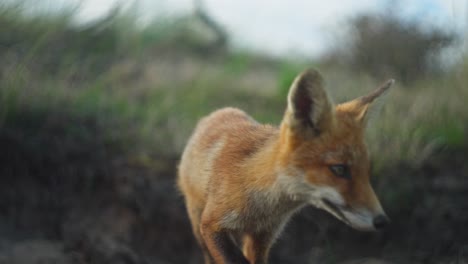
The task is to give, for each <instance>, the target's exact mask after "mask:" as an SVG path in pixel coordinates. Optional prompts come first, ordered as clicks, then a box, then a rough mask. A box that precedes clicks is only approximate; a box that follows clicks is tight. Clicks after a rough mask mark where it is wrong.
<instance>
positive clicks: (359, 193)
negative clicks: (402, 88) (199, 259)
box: [177, 69, 394, 264]
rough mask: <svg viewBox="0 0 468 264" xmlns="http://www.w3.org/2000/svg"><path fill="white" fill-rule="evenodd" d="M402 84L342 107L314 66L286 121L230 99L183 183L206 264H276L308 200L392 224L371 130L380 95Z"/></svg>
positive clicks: (211, 120) (370, 227)
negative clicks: (374, 171) (263, 119)
mask: <svg viewBox="0 0 468 264" xmlns="http://www.w3.org/2000/svg"><path fill="white" fill-rule="evenodd" d="M393 83H394V80H393V79H390V80H388V81H387V82H385V83H384V84H383V85H381V86H380V87H378V88H377V89H375V90H374V91H372V92H371V93H369V94H367V95H365V96H361V97H358V98H356V99H354V100H351V101H348V102H345V103H341V104H337V105H335V104H334V103H333V101H332V100H331V99H330V98H329V96H328V93H327V91H326V90H325V88H324V85H325V83H324V78H323V77H322V75H321V74H320V73H319V72H318V71H317V70H315V69H306V70H305V71H303V72H302V73H300V74H299V75H298V76H297V77H296V78H295V79H294V81H293V82H292V84H291V86H290V88H289V91H288V95H287V106H286V110H285V113H284V116H283V119H282V121H281V123H280V125H279V126H278V127H275V126H272V125H266V124H261V123H258V122H257V121H256V120H254V119H253V118H252V117H250V116H249V115H247V114H246V113H245V112H243V111H242V110H239V109H236V108H230V107H228V108H223V109H220V110H217V111H215V112H213V113H211V114H210V115H208V116H207V117H204V118H202V119H201V120H200V121H199V122H198V124H197V126H196V128H195V130H194V132H193V134H192V136H191V137H190V138H189V140H188V142H187V144H186V146H185V149H184V151H183V153H182V157H181V160H180V163H179V166H178V176H177V185H178V188H179V190H180V192H181V194H182V196H183V197H184V200H185V205H186V209H187V212H188V216H189V219H190V222H191V226H192V229H193V234H194V236H195V238H196V240H197V242H198V244H199V246H200V247H201V249H202V251H203V256H204V261H205V263H206V264H210V263H215V264H221V263H236V264H237V263H246V264H247V263H249V264H265V263H267V261H268V255H269V251H270V248H271V246H272V244H273V243H274V241H275V240H276V238H277V237H278V236H279V234H280V233H281V231H282V230H283V228H284V226H285V225H286V223H287V222H288V220H289V219H290V218H291V217H292V216H293V215H294V214H295V213H296V212H297V211H299V210H300V209H301V208H303V207H304V206H306V205H312V206H315V207H316V208H319V209H323V210H325V211H327V212H329V213H330V214H331V215H333V216H334V217H336V218H338V219H339V220H341V221H342V222H344V223H345V224H347V225H349V226H351V227H352V228H355V229H357V230H362V231H376V230H381V229H383V228H384V227H385V226H387V225H388V224H389V222H390V221H389V218H388V217H387V215H386V214H385V212H384V210H383V209H382V206H381V204H380V202H379V200H378V198H377V196H376V194H375V192H374V190H373V188H372V186H371V184H370V182H369V179H370V173H371V172H370V158H369V154H368V149H367V145H366V143H365V140H364V137H365V130H366V127H367V124H368V119H369V116H370V115H371V112H372V111H373V110H372V109H373V108H374V105H376V104H375V103H374V102H375V101H377V100H376V99H377V98H379V97H381V95H382V94H384V93H385V92H386V91H387V90H388V89H389V88H390V87H391V86H392V85H393Z"/></svg>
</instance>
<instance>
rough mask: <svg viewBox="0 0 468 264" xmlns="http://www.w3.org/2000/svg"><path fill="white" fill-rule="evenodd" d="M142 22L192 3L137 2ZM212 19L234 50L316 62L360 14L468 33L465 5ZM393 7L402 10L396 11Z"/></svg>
mask: <svg viewBox="0 0 468 264" xmlns="http://www.w3.org/2000/svg"><path fill="white" fill-rule="evenodd" d="M43 1H48V2H50V3H51V4H52V3H53V4H54V5H57V4H59V5H66V4H76V3H81V10H80V12H79V18H80V19H83V20H89V19H93V18H97V17H99V16H102V15H103V14H105V13H106V12H107V11H108V10H109V9H110V8H111V7H112V6H114V5H115V4H116V3H119V2H120V3H126V4H129V3H132V2H133V1H123V0H120V1H119V0H43ZM136 2H137V6H138V9H139V10H141V13H142V16H143V17H145V18H150V17H154V16H158V15H171V14H172V15H174V14H187V13H190V12H192V10H193V0H139V1H136ZM204 3H205V6H206V9H207V11H208V13H209V14H210V15H211V16H213V17H214V18H215V19H216V20H217V21H218V22H219V23H220V24H221V25H223V26H224V27H225V28H226V29H227V31H228V32H229V34H230V36H231V38H232V40H233V42H234V45H236V46H238V47H243V48H248V49H253V50H257V51H261V52H266V53H270V54H277V55H281V54H288V53H293V54H296V55H300V54H307V55H308V56H315V55H319V54H320V53H322V52H323V51H324V50H326V48H327V46H328V45H329V44H330V39H331V36H332V35H331V34H333V35H336V34H337V33H338V34H339V33H340V29H342V28H343V27H345V26H346V25H345V21H346V18H347V17H349V16H353V15H356V14H358V13H360V12H367V11H378V12H397V13H398V15H399V16H401V17H402V18H403V19H409V20H413V19H415V20H418V21H421V22H422V23H423V24H424V25H434V26H438V27H444V28H451V29H454V30H457V31H459V32H462V31H465V32H466V29H465V28H468V15H467V13H468V4H467V0H399V1H398V0H397V1H395V0H393V1H392V0H326V1H324V0H204ZM395 6H397V7H398V8H396V9H394V8H395Z"/></svg>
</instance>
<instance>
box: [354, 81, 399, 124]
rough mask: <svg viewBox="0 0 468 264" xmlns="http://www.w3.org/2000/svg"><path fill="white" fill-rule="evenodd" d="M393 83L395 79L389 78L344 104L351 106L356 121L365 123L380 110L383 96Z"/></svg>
mask: <svg viewBox="0 0 468 264" xmlns="http://www.w3.org/2000/svg"><path fill="white" fill-rule="evenodd" d="M394 83H395V80H393V79H390V80H388V81H386V82H385V83H384V84H382V85H381V86H380V87H379V88H377V89H375V90H374V91H372V92H371V93H369V94H368V95H365V96H361V97H359V98H357V99H354V100H353V101H350V102H348V103H345V104H348V105H349V106H351V107H350V108H349V109H351V110H352V112H354V115H355V117H356V119H357V121H359V122H361V123H362V124H363V125H366V124H367V123H368V122H369V120H370V119H371V118H372V117H373V116H375V115H376V114H377V113H378V112H379V111H380V109H381V108H382V105H383V102H384V100H383V97H384V95H385V94H386V92H387V91H388V89H389V88H390V87H392V85H393V84H394Z"/></svg>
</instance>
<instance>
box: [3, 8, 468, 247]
mask: <svg viewBox="0 0 468 264" xmlns="http://www.w3.org/2000/svg"><path fill="white" fill-rule="evenodd" d="M24 3H26V2H24ZM205 15H206V14H205ZM395 19H396V18H395V17H391V16H389V17H385V16H384V17H382V16H378V17H374V16H362V17H358V18H355V19H353V20H352V21H351V24H353V25H354V29H355V30H356V31H355V32H354V34H352V35H353V36H354V37H353V38H352V39H350V40H348V41H349V43H350V44H349V45H346V46H345V47H344V48H345V51H346V52H347V53H346V54H344V55H343V54H342V53H335V55H336V57H335V59H333V56H331V57H330V58H332V59H330V58H328V59H327V60H324V61H320V60H302V61H299V60H291V59H281V58H269V57H267V56H261V55H258V54H252V53H249V52H246V51H236V50H230V49H229V48H228V43H227V42H226V41H228V39H227V38H226V39H225V38H222V37H221V40H220V37H219V36H218V35H217V34H218V33H216V32H213V30H212V29H210V26H207V25H206V23H205V22H203V19H201V20H200V18H199V15H198V16H197V15H194V16H190V15H187V16H184V17H175V18H160V19H159V18H156V19H154V21H152V22H150V23H147V24H145V25H140V24H138V23H137V15H136V13H135V10H132V9H130V10H126V11H125V10H122V9H119V8H115V9H114V10H113V11H112V12H110V13H109V15H108V16H106V17H104V18H101V19H99V20H96V21H91V22H87V23H85V24H83V23H77V22H76V21H75V20H74V12H73V11H67V10H65V11H64V12H55V13H43V12H32V13H31V12H29V11H27V9H25V4H5V3H3V4H2V3H0V25H1V27H0V57H1V58H2V61H1V62H0V144H1V146H2V153H1V154H0V157H1V162H2V163H3V164H2V166H1V168H0V174H1V175H2V176H3V177H4V178H3V179H2V180H4V181H6V182H7V183H8V182H10V180H11V181H13V180H12V179H13V178H15V177H18V175H26V176H29V175H31V176H33V177H36V180H37V181H39V182H40V183H41V184H49V185H50V184H51V185H53V186H57V189H53V190H52V192H51V193H52V194H50V195H48V196H45V197H46V198H44V199H45V201H47V202H48V203H52V204H54V205H56V206H57V207H58V208H61V209H60V210H59V212H63V211H61V210H65V209H64V204H65V203H66V202H67V201H64V200H63V199H61V197H63V193H66V192H67V191H70V190H76V189H80V188H81V189H84V190H87V191H89V192H91V191H92V190H95V189H96V188H98V187H99V186H107V185H105V184H104V183H103V182H102V178H104V182H105V181H106V179H107V178H109V177H112V175H113V174H114V173H117V174H118V173H119V170H121V167H120V166H121V164H122V163H124V164H126V166H130V167H131V166H138V167H139V168H140V167H142V168H144V169H145V170H148V171H150V172H152V173H153V172H154V173H157V172H158V171H160V170H162V168H163V169H164V171H165V172H167V171H168V170H170V171H171V173H172V174H173V173H174V171H173V170H174V168H173V167H175V162H171V163H167V164H165V163H164V162H160V161H159V162H158V160H159V159H161V157H165V158H171V159H177V157H178V156H179V155H180V153H181V151H182V149H183V147H184V144H185V142H186V140H187V138H188V136H189V135H190V134H191V132H192V130H193V128H194V126H195V124H196V122H197V120H198V119H199V118H201V117H202V116H204V115H206V114H208V113H209V112H211V111H213V110H215V109H217V108H220V107H224V106H235V107H239V108H241V109H243V110H245V111H246V112H248V113H249V114H251V115H252V116H253V117H255V118H256V119H257V120H259V121H261V122H268V123H272V124H278V123H279V122H280V120H281V117H282V114H283V112H284V109H285V106H286V98H285V97H286V95H287V92H288V88H289V85H290V83H291V82H292V80H293V79H294V78H295V76H296V75H297V74H298V73H299V72H300V71H301V70H303V69H304V68H306V67H311V66H313V67H317V68H319V69H320V70H321V71H322V73H323V75H324V76H325V78H326V81H327V88H328V89H329V91H330V94H331V97H332V98H334V100H335V102H337V103H340V102H343V101H345V100H349V99H353V98H355V97H357V96H360V95H363V94H365V93H367V92H368V91H370V90H371V89H373V88H375V87H377V85H378V84H379V83H381V82H382V81H384V79H383V78H384V77H385V78H387V77H390V75H391V76H392V77H394V78H396V79H397V85H396V87H395V88H393V90H392V91H391V92H390V93H389V94H388V98H387V100H386V104H385V107H383V109H382V112H381V114H380V115H378V116H377V117H376V118H375V119H374V120H373V122H372V125H371V126H370V129H369V133H368V143H369V147H370V149H371V152H372V158H373V160H374V165H375V166H374V170H375V171H379V172H380V171H383V169H385V168H389V167H392V166H394V165H396V164H400V163H404V164H406V165H407V166H409V167H411V168H419V167H420V166H421V164H423V163H424V162H425V161H427V160H428V159H429V158H430V157H431V156H432V155H433V154H434V153H437V152H439V151H440V150H446V151H447V150H448V151H449V152H450V151H452V150H454V149H463V148H466V135H467V129H468V111H467V110H468V109H467V106H466V102H465V101H466V98H468V89H467V87H466V84H467V83H468V58H467V57H466V55H465V54H461V55H460V56H462V57H463V59H461V60H460V61H461V63H460V64H458V65H455V66H454V67H452V68H449V69H444V70H443V71H438V72H437V74H433V72H432V71H433V70H434V68H432V67H430V66H431V65H433V64H431V63H428V62H430V61H431V58H432V57H433V56H436V55H437V54H438V52H440V51H441V50H442V49H443V48H444V47H447V46H448V45H450V44H452V43H453V42H454V40H455V38H454V36H453V35H452V34H451V33H446V32H442V31H438V30H434V31H431V30H429V31H426V30H422V29H420V28H419V27H418V26H416V25H413V24H411V23H409V24H405V23H406V22H405V23H403V22H401V21H396V20H395ZM332 55H333V54H332ZM381 78H382V79H381ZM6 164H8V166H6ZM116 164H118V165H116ZM164 166H166V167H164ZM167 166H171V167H170V168H167ZM397 173H398V172H397ZM172 174H171V176H173V175H172ZM98 175H101V176H99V177H98ZM102 175H104V176H102ZM423 176H424V175H422V176H421V177H423ZM172 178H173V177H172ZM172 178H171V179H172ZM390 180H395V178H391V177H390V178H388V179H381V180H380V182H381V183H388V184H392V183H391V182H390ZM400 180H401V179H400ZM49 185H48V186H49ZM63 185H66V188H64V187H63ZM5 186H9V185H8V184H7V185H5ZM378 186H380V187H378V188H380V189H385V186H384V185H378ZM400 186H401V188H400V189H399V190H395V191H394V192H387V193H386V194H385V195H386V196H384V197H387V198H384V199H388V200H389V201H394V202H395V204H398V205H401V204H404V201H406V200H414V199H413V197H414V194H413V193H414V192H413V189H412V188H411V186H412V183H411V182H410V181H409V180H408V179H406V180H401V185H400ZM5 188H6V187H5ZM13 200H14V201H22V203H30V204H32V205H35V204H36V203H37V202H36V200H37V197H36V196H34V194H24V193H23V192H21V190H16V191H12V192H0V208H9V207H8V204H9V203H13V202H14V201H13ZM12 201H13V202H12ZM413 205H414V203H408V204H406V205H402V206H403V209H402V207H401V206H400V207H398V208H397V209H402V210H410V209H408V208H409V207H411V206H413ZM428 207H430V205H428ZM28 208H29V207H28ZM395 208H396V205H395V206H394V208H393V211H394V212H395V213H396V211H397V209H395ZM390 211H392V208H390ZM405 212H406V211H405ZM0 214H3V215H11V214H16V215H17V217H18V219H19V218H20V217H21V212H17V211H15V212H10V211H8V212H4V211H0ZM48 217H57V218H60V217H63V215H61V214H60V213H59V214H57V215H56V216H55V215H50V216H48ZM44 232H45V233H47V234H49V233H48V232H49V231H47V232H46V231H44ZM54 232H56V230H55V231H54V230H53V227H51V230H50V233H51V234H52V233H54ZM197 252H198V251H197Z"/></svg>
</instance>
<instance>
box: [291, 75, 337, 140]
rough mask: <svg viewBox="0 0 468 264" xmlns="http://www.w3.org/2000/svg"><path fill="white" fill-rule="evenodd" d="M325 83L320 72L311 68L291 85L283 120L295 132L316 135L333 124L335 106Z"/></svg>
mask: <svg viewBox="0 0 468 264" xmlns="http://www.w3.org/2000/svg"><path fill="white" fill-rule="evenodd" d="M323 84H324V81H323V78H322V76H321V75H320V73H319V72H318V71H316V70H313V69H309V70H306V71H304V72H302V73H301V74H300V75H299V76H297V77H296V79H295V80H294V82H293V84H292V85H291V88H290V89H289V94H288V108H287V110H286V115H285V117H284V120H283V122H284V124H285V125H287V126H288V127H289V128H290V129H291V130H292V131H293V132H294V133H295V134H301V135H303V136H316V135H318V134H320V133H321V132H323V131H324V130H326V129H328V127H329V126H331V124H332V122H333V111H334V107H333V103H332V102H331V100H330V99H329V98H328V95H327V93H326V91H325V89H324V88H323Z"/></svg>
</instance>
